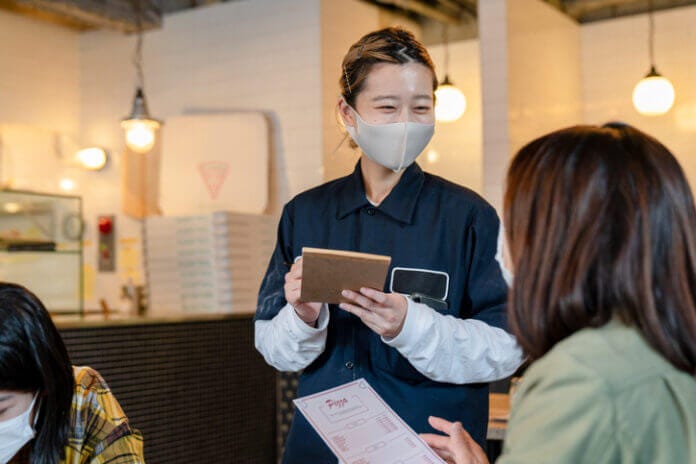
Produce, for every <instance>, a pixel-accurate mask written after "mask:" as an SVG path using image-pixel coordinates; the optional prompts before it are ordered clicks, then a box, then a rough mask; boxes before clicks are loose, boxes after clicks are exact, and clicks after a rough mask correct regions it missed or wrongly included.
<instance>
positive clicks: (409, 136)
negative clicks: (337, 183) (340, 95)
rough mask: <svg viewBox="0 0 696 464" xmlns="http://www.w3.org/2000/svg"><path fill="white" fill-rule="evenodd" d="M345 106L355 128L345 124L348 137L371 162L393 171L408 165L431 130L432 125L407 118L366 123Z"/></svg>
mask: <svg viewBox="0 0 696 464" xmlns="http://www.w3.org/2000/svg"><path fill="white" fill-rule="evenodd" d="M349 108H350V109H351V110H352V111H353V114H354V115H355V121H356V127H352V126H349V125H347V124H346V130H347V131H348V133H349V134H350V136H351V138H352V139H353V140H354V141H355V143H357V144H358V146H359V147H360V149H361V150H362V151H363V153H365V155H367V156H368V157H369V158H370V159H371V160H372V161H374V162H375V163H377V164H380V165H382V166H384V167H385V168H388V169H391V170H392V171H394V172H399V171H401V170H402V169H405V168H407V167H409V166H410V165H411V163H413V162H414V161H415V160H416V158H417V157H418V155H420V154H421V152H422V151H423V149H424V148H425V147H426V145H428V142H430V139H431V138H432V137H433V133H434V132H435V124H421V123H418V122H411V121H408V122H392V123H388V124H368V123H366V122H365V121H363V119H362V118H361V117H360V115H359V114H358V112H357V111H355V110H354V109H353V108H352V107H349Z"/></svg>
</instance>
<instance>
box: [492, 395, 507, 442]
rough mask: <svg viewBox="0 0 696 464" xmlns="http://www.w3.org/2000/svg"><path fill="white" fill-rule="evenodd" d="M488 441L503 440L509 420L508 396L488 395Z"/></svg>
mask: <svg viewBox="0 0 696 464" xmlns="http://www.w3.org/2000/svg"><path fill="white" fill-rule="evenodd" d="M488 398H489V411H488V437H487V438H488V439H489V440H503V439H504V438H505V430H506V429H507V423H508V419H509V418H510V395H508V394H507V393H491V394H490V395H489V397H488Z"/></svg>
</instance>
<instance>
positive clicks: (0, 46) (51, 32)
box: [0, 11, 80, 133]
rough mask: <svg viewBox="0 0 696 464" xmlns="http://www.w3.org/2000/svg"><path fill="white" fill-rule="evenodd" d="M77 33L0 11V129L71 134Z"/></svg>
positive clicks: (77, 87)
mask: <svg viewBox="0 0 696 464" xmlns="http://www.w3.org/2000/svg"><path fill="white" fill-rule="evenodd" d="M78 40H79V35H78V34H77V33H76V32H73V31H69V30H67V29H65V28H62V27H59V26H54V25H50V24H45V23H39V22H36V21H34V20H31V19H28V18H24V17H21V16H18V15H16V14H13V13H9V12H5V11H0V102H2V103H0V125H2V124H20V125H27V126H32V127H37V128H41V129H44V130H50V131H61V132H69V133H75V132H77V130H78V126H79V98H80V85H79V82H80V81H79V72H80V68H79V62H80V57H79V52H78V48H77V43H78Z"/></svg>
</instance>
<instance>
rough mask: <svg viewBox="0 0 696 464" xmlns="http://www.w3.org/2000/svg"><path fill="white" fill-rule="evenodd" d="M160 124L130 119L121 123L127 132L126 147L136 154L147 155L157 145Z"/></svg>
mask: <svg viewBox="0 0 696 464" xmlns="http://www.w3.org/2000/svg"><path fill="white" fill-rule="evenodd" d="M159 126H160V124H159V123H158V122H157V121H154V120H152V119H128V120H126V121H123V122H122V123H121V127H123V128H124V129H125V131H126V145H127V146H128V148H130V149H131V150H133V151H134V152H136V153H147V152H148V151H150V150H152V147H153V146H154V145H155V131H156V130H157V129H158V128H159Z"/></svg>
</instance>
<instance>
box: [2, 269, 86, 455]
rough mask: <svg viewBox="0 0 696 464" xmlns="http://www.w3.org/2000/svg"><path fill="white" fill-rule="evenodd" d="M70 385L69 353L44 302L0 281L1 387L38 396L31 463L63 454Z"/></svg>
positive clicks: (72, 380)
mask: <svg viewBox="0 0 696 464" xmlns="http://www.w3.org/2000/svg"><path fill="white" fill-rule="evenodd" d="M74 384H75V380H74V377H73V370H72V364H71V362H70V357H69V356H68V351H67V349H66V348H65V344H64V343H63V340H62V339H61V337H60V334H59V333H58V330H57V329H56V326H55V325H54V324H53V321H52V320H51V317H50V315H49V314H48V311H47V310H46V308H45V307H44V305H43V303H41V301H40V300H39V299H38V298H37V297H36V295H34V294H33V293H32V292H30V291H29V290H27V289H26V288H24V287H22V286H20V285H16V284H11V283H6V282H0V389H5V390H16V391H21V392H27V393H34V394H36V395H37V399H36V402H35V406H34V408H35V409H34V419H35V422H36V436H35V438H34V440H33V441H32V442H31V443H30V451H29V458H30V462H32V463H40V464H57V463H58V462H59V461H60V460H61V459H62V458H63V457H64V453H65V445H66V444H67V439H68V430H69V427H70V406H71V402H72V397H73V390H74Z"/></svg>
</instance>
